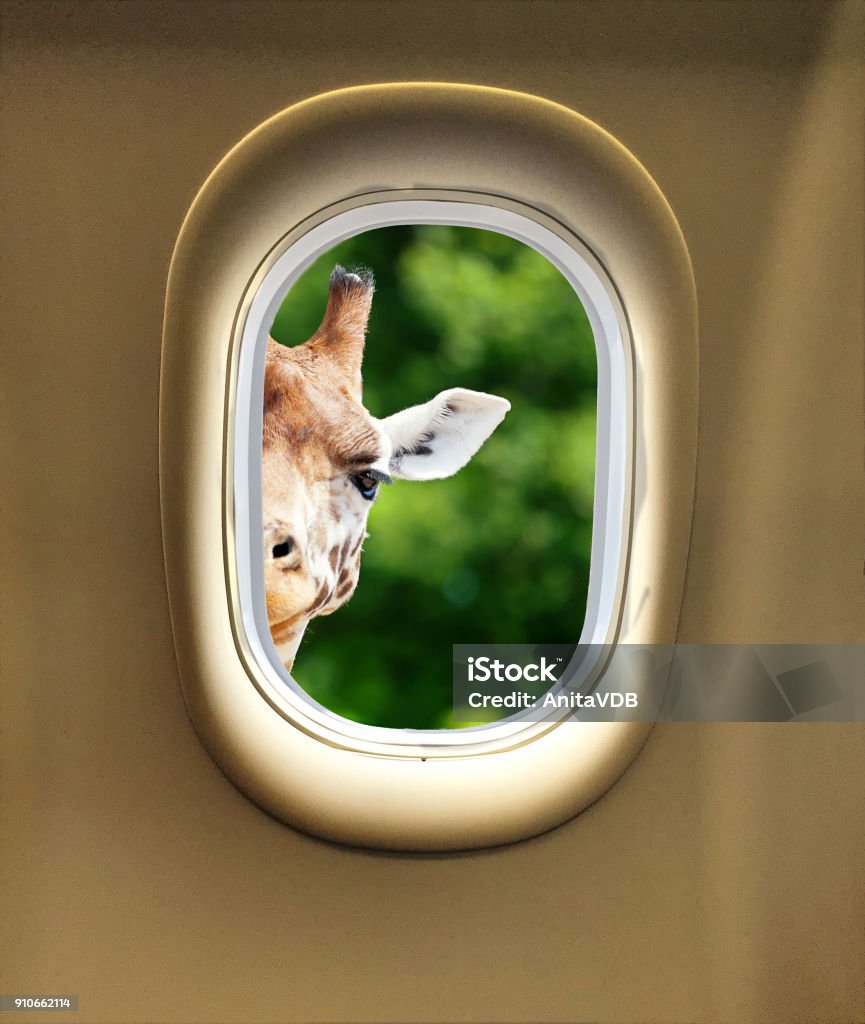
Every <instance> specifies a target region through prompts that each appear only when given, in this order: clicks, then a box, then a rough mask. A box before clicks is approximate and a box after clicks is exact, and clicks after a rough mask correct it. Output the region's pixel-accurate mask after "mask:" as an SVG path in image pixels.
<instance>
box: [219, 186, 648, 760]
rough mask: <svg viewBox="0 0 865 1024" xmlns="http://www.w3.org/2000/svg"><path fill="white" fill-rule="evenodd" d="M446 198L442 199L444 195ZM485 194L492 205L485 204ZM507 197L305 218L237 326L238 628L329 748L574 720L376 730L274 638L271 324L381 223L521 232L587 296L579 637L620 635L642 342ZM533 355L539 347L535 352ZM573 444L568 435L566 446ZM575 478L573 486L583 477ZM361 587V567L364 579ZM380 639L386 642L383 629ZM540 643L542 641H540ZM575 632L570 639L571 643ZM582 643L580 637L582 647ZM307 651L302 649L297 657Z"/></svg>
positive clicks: (533, 718) (484, 739)
mask: <svg viewBox="0 0 865 1024" xmlns="http://www.w3.org/2000/svg"><path fill="white" fill-rule="evenodd" d="M443 195H444V194H442V196H443ZM483 198H485V199H486V201H485V202H481V201H479V200H481V199H483ZM501 202H502V200H501V199H500V198H497V197H494V196H489V197H481V196H478V195H476V194H475V195H471V196H469V195H465V194H460V193H458V192H453V193H450V194H449V195H448V197H447V198H443V197H441V196H440V197H439V198H436V199H429V198H411V199H409V198H403V197H401V194H399V193H398V194H397V195H396V196H395V195H394V194H388V193H385V194H383V195H380V196H377V197H373V196H364V197H362V198H360V199H358V200H357V205H352V206H349V208H348V209H342V210H341V212H339V213H332V214H331V215H330V216H328V217H327V219H325V220H322V221H321V222H319V223H315V224H314V225H310V224H307V225H304V228H305V230H303V231H302V233H300V235H299V237H296V238H293V239H292V240H291V241H288V240H286V243H285V250H284V251H283V252H281V253H280V254H279V255H278V256H277V255H276V254H275V253H274V254H271V260H274V257H275V261H274V262H272V265H271V266H270V267H269V269H268V270H267V272H266V273H265V274H264V276H263V279H262V280H261V281H260V283H258V284H257V285H256V286H254V294H253V295H252V297H251V300H250V301H249V303H248V308H247V311H246V315H245V316H244V317H243V319H242V321H241V322H240V323H239V324H238V331H237V335H238V336H237V350H236V361H235V365H234V377H233V387H232V394H233V396H234V401H233V405H234V416H233V422H232V424H231V425H230V428H229V429H230V430H231V434H230V440H229V444H230V445H231V447H232V448H233V453H234V455H233V472H232V474H231V476H230V478H229V486H230V488H231V490H232V493H231V495H230V496H229V497H230V500H229V502H228V503H227V506H226V507H227V509H228V515H229V524H228V529H229V533H230V534H231V535H232V536H233V538H234V544H233V556H234V560H235V571H236V592H235V595H234V601H233V608H234V609H235V615H236V617H237V621H236V622H235V629H236V630H238V632H240V631H242V633H243V637H244V642H243V647H244V650H245V651H246V652H247V654H248V656H249V657H250V658H251V659H252V661H253V664H254V669H253V672H252V675H253V677H254V678H255V679H256V680H257V682H258V685H259V686H260V687H261V689H262V692H263V693H265V694H266V696H267V699H268V700H269V701H270V703H271V704H272V705H273V707H274V708H277V709H278V710H279V712H280V713H281V714H283V715H285V716H286V718H288V719H289V720H290V721H292V722H294V723H295V724H296V725H298V726H299V727H301V728H305V729H306V730H308V731H309V732H311V733H314V734H316V735H318V736H319V737H320V738H321V739H322V740H324V741H325V742H328V743H333V744H340V745H343V746H345V747H346V748H348V749H353V750H360V751H364V752H366V753H385V752H386V753H388V754H390V755H394V756H408V757H417V756H418V754H420V756H422V757H437V756H439V757H441V756H449V755H452V754H454V753H463V754H468V753H471V752H476V751H477V750H479V749H483V750H484V752H487V753H489V752H492V751H494V750H495V749H497V747H499V746H503V745H506V744H510V743H513V742H514V740H515V739H520V740H525V739H527V738H530V737H531V736H533V735H536V734H538V733H539V732H542V731H544V730H545V729H546V728H549V725H550V724H552V723H555V722H557V721H559V720H561V719H563V718H565V717H568V716H567V715H565V714H564V713H563V712H560V711H555V712H552V713H551V714H550V715H549V717H547V718H545V719H544V720H543V721H540V722H539V721H537V718H538V715H537V712H522V713H519V714H516V715H512V716H510V717H508V718H507V719H506V720H504V721H501V722H497V723H491V724H487V725H480V726H475V727H471V728H464V729H459V730H444V729H423V730H417V729H395V728H379V727H373V726H368V725H362V724H359V723H356V722H352V721H350V720H348V719H345V718H343V717H342V716H340V715H337V714H335V713H333V712H331V711H330V710H328V709H327V708H325V707H323V706H322V705H321V704H319V703H317V702H316V701H314V700H313V699H312V698H311V697H310V696H309V694H308V693H306V692H305V691H304V689H303V688H302V687H301V686H300V685H299V684H298V683H297V682H296V680H294V679H293V677H292V676H291V675H289V673H288V672H287V671H286V670H285V668H284V666H283V665H282V663H281V662H280V660H279V657H278V654H277V652H276V649H275V647H274V645H273V643H272V642H271V639H270V635H269V629H268V623H267V611H266V607H265V601H264V572H263V568H264V567H263V563H262V554H261V528H260V526H257V525H256V524H260V523H261V522H262V505H261V451H262V414H261V409H262V396H263V379H264V361H265V352H266V348H267V339H268V336H269V333H270V326H271V325H272V323H273V319H274V317H275V315H276V312H277V310H278V309H279V306H280V305H281V303H282V301H283V300H284V298H285V296H286V294H287V293H288V291H289V290H290V288H291V286H292V285H293V284H294V283H295V282H296V281H297V279H298V278H299V277H300V276H301V275H302V273H303V272H304V271H305V270H306V269H307V267H309V266H310V265H311V264H312V263H313V262H314V261H315V260H316V259H317V258H318V257H319V256H321V255H322V254H323V253H325V252H327V251H328V250H329V249H332V248H333V247H334V246H335V245H337V244H338V243H340V242H342V241H344V240H345V239H347V238H351V237H353V236H355V235H358V234H362V233H363V232H365V231H370V230H373V229H375V228H380V227H388V226H395V225H400V224H448V225H453V226H460V227H472V228H483V229H486V230H489V231H496V232H498V233H500V234H503V235H508V236H509V237H511V238H515V239H518V240H519V241H521V242H523V243H524V244H526V245H528V246H530V247H531V248H532V249H534V250H536V251H537V252H539V253H540V254H541V255H542V256H544V257H545V258H546V259H548V260H549V261H550V263H552V264H553V265H554V266H555V267H556V268H557V269H558V270H559V271H560V272H561V273H562V275H563V276H564V277H565V279H566V280H567V281H568V282H569V284H570V285H571V287H572V288H573V289H574V291H575V292H576V294H577V296H578V297H579V299H580V301H581V303H582V305H583V307H584V309H585V311H586V314H587V316H588V319H589V324H590V326H591V330H592V335H593V337H594V341H595V348H596V352H597V366H598V384H597V410H598V415H597V441H596V458H595V493H594V503H593V530H592V550H591V563H590V575H589V586H588V594H587V601H586V615H585V620H584V622H583V623H577V622H575V624H574V630H575V634H576V633H577V630H579V635H578V636H577V641H578V642H579V644H580V645H581V646H583V645H585V646H584V650H585V648H587V647H588V646H589V645H591V653H592V654H595V655H596V656H598V657H600V656H602V655H603V653H604V647H605V645H609V644H610V643H611V642H612V641H613V640H614V638H615V635H616V632H617V626H618V621H619V616H620V612H621V584H622V579H623V569H624V563H625V553H626V551H627V546H628V534H629V527H630V497H631V495H630V480H631V475H632V474H631V466H632V460H633V443H632V442H633V417H632V409H633V387H632V384H633V349H632V344H631V338H630V331H629V328H628V324H627V319H626V317H625V313H624V310H623V309H622V306H621V303H620V302H619V299H618V296H617V294H616V291H615V288H614V286H613V284H612V282H611V281H610V280H609V278H608V276H607V275H606V273H605V271H604V269H603V267H602V266H601V265H600V264H599V263H598V261H597V260H596V259H595V257H594V256H593V255H592V253H591V252H590V251H589V250H588V249H587V248H586V246H585V245H584V244H583V243H582V242H581V241H580V240H579V239H578V238H576V237H575V236H574V235H572V234H571V233H569V232H567V231H565V230H564V229H563V228H562V226H561V225H558V224H556V223H555V222H554V221H552V220H551V219H550V218H548V217H546V216H545V215H543V214H542V213H540V211H538V210H533V209H530V208H529V207H526V206H522V205H517V204H515V203H508V204H507V205H506V206H504V205H498V204H500V203H501ZM526 358H527V359H530V358H531V353H530V352H527V353H526ZM565 443H567V442H565ZM575 483H576V481H575ZM360 585H361V586H362V585H363V582H362V574H361V584H360ZM381 639H382V640H384V641H385V642H386V640H387V636H386V633H385V634H383V636H382V638H381ZM539 639H540V638H539ZM572 639H573V638H572ZM577 641H575V642H577ZM302 658H303V647H301V652H300V654H299V658H298V660H302ZM597 670H598V666H597V665H596V664H594V663H592V662H590V661H589V660H585V661H583V663H582V664H581V665H580V666H579V677H578V679H577V680H575V681H574V683H573V684H572V685H585V684H586V683H587V682H588V681H589V680H590V678H591V677H592V675H593V674H595V673H596V672H597Z"/></svg>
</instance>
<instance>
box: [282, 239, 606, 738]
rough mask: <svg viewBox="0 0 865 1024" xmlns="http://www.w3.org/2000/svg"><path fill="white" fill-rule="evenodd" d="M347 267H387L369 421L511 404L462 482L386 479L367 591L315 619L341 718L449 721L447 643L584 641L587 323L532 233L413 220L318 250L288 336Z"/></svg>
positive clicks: (331, 704) (297, 335) (318, 310)
mask: <svg viewBox="0 0 865 1024" xmlns="http://www.w3.org/2000/svg"><path fill="white" fill-rule="evenodd" d="M335 263H342V264H343V265H344V266H346V267H349V268H351V267H353V266H359V265H363V266H367V267H370V268H371V269H372V270H373V272H374V273H375V277H376V294H375V298H374V301H373V310H372V316H371V318H370V325H369V331H368V334H367V347H366V355H365V359H364V371H363V373H364V402H365V404H366V407H367V408H368V409H369V411H370V412H371V413H372V414H373V415H374V416H387V415H389V414H390V413H393V412H397V411H398V410H400V409H403V408H405V407H406V406H409V405H415V404H417V403H419V402H424V401H427V400H428V399H429V398H431V397H433V395H435V394H437V393H438V392H439V391H441V390H443V389H445V388H450V387H466V388H472V389H474V390H477V391H486V392H490V393H492V394H498V395H502V396H504V397H505V398H507V399H509V400H510V402H511V405H512V408H511V411H510V413H509V414H508V416H507V417H506V419H505V421H504V423H503V424H502V425H501V426H500V427H499V428H498V430H497V431H496V432H495V433H494V434H493V436H492V437H491V438H490V439H489V440H488V441H487V443H486V444H485V445H484V447H483V448H482V449H481V451H480V452H479V453H478V454H477V455H476V456H475V457H474V459H473V460H472V461H471V462H470V463H469V464H468V466H466V467H465V468H464V469H463V470H461V471H460V473H458V474H457V475H456V476H454V477H451V478H449V479H447V480H437V481H432V482H429V483H414V482H406V481H397V482H396V483H395V484H394V485H393V486H392V487H389V488H385V489H383V491H382V493H381V494H380V496H379V498H378V500H377V501H376V504H375V506H374V507H373V509H372V511H371V513H370V518H369V532H370V537H369V539H368V540H367V541H366V543H365V545H364V555H363V563H362V569H361V576H360V583H359V585H358V589H357V592H356V593H355V596H354V597H353V598H352V600H351V601H350V602H349V603H348V604H347V605H346V606H345V607H343V608H341V609H339V610H338V611H337V612H336V613H335V614H334V615H333V616H330V617H327V618H324V619H315V620H313V621H312V622H311V623H310V626H309V628H308V629H307V633H306V637H305V639H304V641H303V644H302V646H301V649H300V653H299V655H298V659H297V663H296V666H295V674H296V676H297V679H298V681H299V682H300V684H301V685H302V686H304V687H305V689H306V690H307V691H308V692H309V694H310V695H311V696H312V697H314V698H315V699H316V700H317V701H319V702H320V703H321V704H323V705H325V706H326V707H328V708H330V709H331V710H332V711H335V712H337V713H338V714H340V715H343V716H345V717H346V718H351V719H354V720H356V721H360V722H365V723H367V724H371V725H384V726H392V727H408V728H448V727H454V726H455V725H456V723H455V722H454V720H453V714H452V710H451V645H452V644H455V643H528V642H532V643H573V642H576V641H577V639H578V637H579V633H580V629H581V626H582V622H583V617H584V615H585V605H586V591H587V587H588V572H589V552H590V547H591V531H592V524H591V519H592V499H593V488H594V465H595V421H596V413H595V400H596V384H597V367H596V360H595V347H594V342H593V339H592V334H591V329H590V327H589V322H588V319H587V317H586V313H585V311H584V309H583V308H582V305H581V304H580V302H579V299H578V298H577V296H576V295H575V293H574V291H573V289H572V288H571V287H570V285H569V284H568V283H567V281H566V280H565V279H564V278H563V277H562V275H561V274H560V273H559V271H558V270H556V268H555V267H553V266H552V264H550V263H549V262H548V261H547V260H546V259H545V258H544V257H543V256H541V255H540V254H539V253H537V252H535V251H534V250H533V249H530V248H529V247H528V246H526V245H524V244H523V243H521V242H518V241H515V240H514V239H511V238H509V237H507V236H505V235H499V234H496V233H494V232H490V231H483V230H480V229H473V228H457V227H448V226H418V227H411V226H401V227H393V228H381V229H378V230H376V231H368V232H366V233H365V234H362V235H358V236H356V237H355V238H351V239H348V240H347V241H345V242H343V243H341V244H340V245H338V246H336V247H335V248H334V249H332V250H330V251H329V252H328V253H326V254H325V255H324V256H322V257H320V258H319V259H318V260H317V261H316V262H315V263H314V264H313V265H312V266H311V267H310V268H309V269H308V270H307V271H306V272H305V273H304V274H303V275H302V277H301V278H300V279H299V280H298V281H297V283H296V284H295V285H294V287H293V288H292V289H291V291H290V292H289V294H288V296H287V297H286V299H285V301H284V302H283V304H282V306H281V307H280V309H279V312H278V313H277V316H276V319H275V321H274V324H273V336H274V338H276V340H277V341H279V342H281V343H282V344H287V345H295V344H299V343H301V342H303V341H305V340H306V339H307V338H308V337H309V336H310V335H311V334H312V333H313V332H314V331H315V329H316V327H317V326H318V323H319V321H320V320H321V316H322V313H323V312H324V305H325V301H326V297H327V285H328V277H329V275H330V271H331V269H332V268H333V265H334V264H335Z"/></svg>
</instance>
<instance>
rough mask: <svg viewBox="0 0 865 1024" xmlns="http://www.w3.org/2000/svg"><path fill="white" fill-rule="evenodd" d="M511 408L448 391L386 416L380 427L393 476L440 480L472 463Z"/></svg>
mask: <svg viewBox="0 0 865 1024" xmlns="http://www.w3.org/2000/svg"><path fill="white" fill-rule="evenodd" d="M510 407H511V403H510V402H508V401H507V400H506V399H504V398H498V397H497V396H496V395H486V394H484V393H483V392H482V391H467V390H466V389H465V388H451V389H450V390H449V391H442V393H441V394H439V395H436V397H435V398H434V399H432V401H430V402H427V403H426V404H424V405H415V406H412V407H411V408H410V409H403V411H402V412H398V413H395V414H394V415H393V416H388V418H387V419H385V420H382V421H381V426H382V427H383V428H384V430H385V433H386V434H387V435H388V437H389V438H390V439H391V442H392V444H393V454H392V455H391V459H390V472H391V475H392V476H395V477H398V478H400V479H402V480H439V479H441V478H442V477H445V476H452V475H453V474H454V473H456V472H457V470H459V469H462V468H463V466H464V465H465V464H466V463H467V462H468V461H469V460H470V459H471V457H472V456H473V455H474V454H475V452H477V450H478V449H479V448H480V447H481V445H482V444H483V443H484V441H486V439H487V438H488V437H489V436H490V434H492V432H493V431H494V430H495V429H496V427H497V426H498V425H499V424H500V423H501V422H502V420H503V419H504V418H505V413H506V412H507V411H508V409H510Z"/></svg>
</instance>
